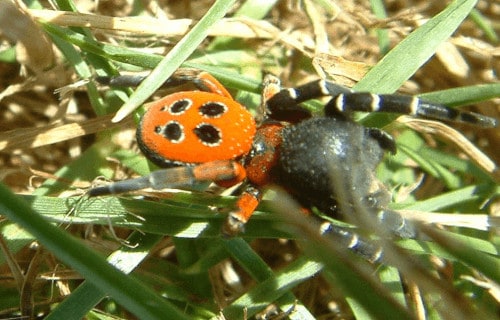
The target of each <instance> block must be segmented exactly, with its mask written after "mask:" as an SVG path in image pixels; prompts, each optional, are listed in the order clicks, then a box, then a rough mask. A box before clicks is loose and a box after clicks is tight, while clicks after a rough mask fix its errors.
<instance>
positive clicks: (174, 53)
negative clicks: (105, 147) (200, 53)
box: [113, 0, 236, 122]
mask: <svg viewBox="0 0 500 320" xmlns="http://www.w3.org/2000/svg"><path fill="white" fill-rule="evenodd" d="M235 2H236V1H235V0H217V1H216V2H215V3H214V5H213V6H212V7H211V8H210V9H209V10H208V12H207V13H206V14H205V16H203V18H202V19H201V20H200V21H199V22H198V23H197V24H196V25H195V26H194V27H193V29H191V31H189V33H188V34H186V36H184V37H183V38H182V40H181V41H179V43H177V45H176V46H175V47H174V48H172V50H171V51H170V52H169V53H168V54H167V55H166V56H165V58H164V59H162V61H161V62H160V63H159V64H158V65H157V66H156V67H155V68H154V69H153V71H152V72H151V74H150V75H149V76H148V77H147V78H146V79H145V80H144V81H143V82H142V83H141V85H140V86H139V87H138V88H137V90H136V91H135V92H134V93H133V94H132V95H131V96H130V99H129V101H127V102H126V103H125V104H124V105H123V106H122V107H121V109H120V110H118V112H117V113H116V115H115V117H114V118H113V121H114V122H118V121H120V120H122V119H123V118H125V117H126V116H127V115H129V114H130V113H131V112H132V111H133V110H135V109H136V108H137V107H138V106H139V105H140V104H141V103H143V102H144V101H146V100H147V99H148V98H149V97H150V96H151V95H152V94H153V93H154V92H155V91H156V90H157V89H158V88H159V87H161V85H162V84H163V82H165V80H167V79H168V78H169V77H170V76H171V75H172V73H174V71H175V70H177V69H178V68H179V67H180V66H181V64H182V63H183V62H184V61H185V60H186V59H187V58H188V57H189V56H190V55H191V53H193V52H194V50H196V48H197V47H198V45H199V44H200V43H201V42H202V41H203V40H204V39H205V38H206V37H207V35H208V29H209V28H210V27H211V26H212V25H213V24H215V23H216V22H217V21H219V20H220V19H222V17H224V15H225V14H226V13H227V12H228V11H229V9H231V7H232V6H233V4H234V3H235Z"/></svg>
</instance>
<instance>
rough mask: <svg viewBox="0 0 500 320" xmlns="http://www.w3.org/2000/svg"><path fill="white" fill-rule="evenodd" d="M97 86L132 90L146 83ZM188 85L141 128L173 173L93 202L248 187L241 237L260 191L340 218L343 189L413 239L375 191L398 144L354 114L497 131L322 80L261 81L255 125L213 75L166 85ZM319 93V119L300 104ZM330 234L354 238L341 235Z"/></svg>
mask: <svg viewBox="0 0 500 320" xmlns="http://www.w3.org/2000/svg"><path fill="white" fill-rule="evenodd" d="M100 81H101V82H106V83H107V84H110V85H115V86H116V85H124V84H125V85H130V84H137V83H138V82H140V81H141V78H135V79H131V78H127V77H125V78H123V77H116V78H111V79H107V80H106V79H100ZM182 82H193V83H194V84H195V86H196V87H197V88H198V89H200V90H201V91H185V92H177V93H174V94H171V95H168V96H166V97H164V98H162V99H160V100H158V101H156V102H154V103H152V104H151V106H150V107H149V109H148V110H147V111H146V113H145V114H144V116H143V117H142V119H141V121H140V124H139V126H138V129H137V141H138V144H139V147H140V149H141V151H142V152H143V153H144V155H145V156H146V157H147V158H148V159H149V160H151V161H152V162H154V163H155V164H157V165H159V166H160V167H167V168H166V169H162V170H157V171H154V172H152V173H151V174H150V175H148V176H144V177H139V178H136V179H129V180H124V181H119V182H115V183H111V184H109V185H106V186H100V187H95V188H93V189H90V190H89V192H88V194H89V196H101V195H106V194H117V193H123V192H128V191H133V190H139V189H143V188H148V187H150V188H153V189H163V188H183V187H189V186H191V185H193V184H195V183H197V182H202V181H211V182H215V183H217V184H219V185H221V186H223V187H229V186H233V185H236V184H238V183H240V182H243V181H245V182H246V187H245V188H244V189H243V192H241V194H240V195H239V198H238V200H237V202H236V205H235V209H234V210H232V211H231V212H230V213H229V214H228V218H227V219H226V222H225V224H224V226H223V233H224V234H226V235H236V234H238V233H239V232H241V231H242V230H243V227H244V225H245V223H246V222H247V221H248V220H249V218H250V217H251V215H252V213H253V212H254V210H255V209H256V208H257V205H258V204H259V202H260V200H261V199H262V189H263V187H265V186H267V185H269V184H277V185H279V186H281V187H283V188H284V189H286V190H287V191H288V192H289V193H290V194H291V195H292V196H293V197H294V198H295V199H296V200H297V201H298V202H299V203H300V204H301V205H302V206H303V207H304V208H305V209H310V208H313V207H316V208H317V209H319V210H320V211H322V212H324V213H327V214H336V213H338V212H337V211H338V209H337V204H338V202H339V201H338V199H337V197H338V196H339V192H337V191H338V190H339V188H342V189H345V190H344V192H343V193H342V194H353V195H356V196H355V197H352V196H351V199H349V200H348V201H347V202H348V203H350V204H349V205H351V204H352V203H355V202H359V203H362V204H363V205H364V206H366V208H367V209H368V211H369V212H373V213H376V214H379V218H380V219H382V220H385V221H387V222H388V224H392V226H389V227H390V228H391V229H393V231H394V232H395V233H396V234H398V235H400V236H403V237H413V236H415V230H414V229H413V227H412V226H411V224H405V223H403V222H401V221H402V220H401V219H400V218H399V219H396V220H394V217H395V215H393V214H392V213H393V212H392V211H390V210H387V209H386V208H385V207H386V205H387V203H388V201H389V198H390V197H389V193H388V192H387V191H386V190H385V189H384V188H375V190H374V185H377V184H378V180H377V179H376V178H375V177H374V174H373V173H374V171H375V168H376V167H377V166H378V165H379V163H380V162H381V160H382V157H383V155H384V153H385V152H386V151H389V152H392V153H394V152H395V150H396V149H395V143H394V141H393V139H392V137H391V136H390V135H389V134H387V133H385V132H384V131H382V130H380V129H377V128H366V127H363V126H361V125H360V124H358V123H356V122H354V121H353V120H351V118H350V117H349V113H350V112H353V111H364V112H375V111H380V112H392V113H401V114H408V115H413V116H418V117H423V118H428V119H436V120H449V121H458V122H464V123H469V124H473V125H478V126H482V127H495V126H496V125H497V122H496V120H495V119H492V118H489V117H486V116H483V115H480V114H476V113H471V112H460V111H457V110H454V109H450V108H448V107H446V106H443V105H438V104H433V103H429V102H425V101H421V100H419V99H418V98H416V97H412V96H402V95H375V94H369V93H358V92H352V91H351V90H350V89H348V88H345V87H342V86H339V85H336V84H334V83H332V82H329V81H325V80H319V81H314V82H311V83H308V84H305V85H303V86H300V87H298V88H295V89H283V90H281V89H280V88H279V82H278V81H277V79H276V78H273V77H272V76H268V77H266V79H265V81H264V92H263V106H264V109H265V116H264V119H263V120H262V121H261V122H260V123H258V124H256V123H255V120H254V118H253V117H252V115H251V114H250V113H249V112H248V111H247V110H246V108H245V107H243V106H242V105H240V104H239V103H238V102H236V101H235V100H233V99H232V97H231V96H230V94H229V93H228V92H227V90H226V89H225V88H224V87H223V86H222V85H221V84H220V83H219V82H218V81H217V80H216V79H215V78H213V77H212V76H211V75H209V74H208V73H206V72H203V71H198V70H193V69H181V70H179V71H178V72H177V73H175V75H174V76H173V77H172V78H171V79H170V80H168V84H180V83H182ZM322 96H331V99H330V101H329V102H328V103H326V105H325V107H324V116H321V117H312V115H311V114H310V113H309V111H307V110H306V109H304V108H303V107H301V106H300V105H299V103H301V102H304V101H307V100H310V99H313V98H318V97H322ZM339 182H340V183H339ZM336 190H337V191H336ZM398 217H399V216H398ZM333 233H336V234H337V235H339V236H341V237H342V238H344V239H347V237H348V235H347V234H346V233H345V232H344V231H343V230H342V229H335V230H333Z"/></svg>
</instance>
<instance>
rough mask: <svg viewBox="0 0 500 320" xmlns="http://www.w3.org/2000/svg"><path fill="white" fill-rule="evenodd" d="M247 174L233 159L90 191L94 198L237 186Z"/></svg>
mask: <svg viewBox="0 0 500 320" xmlns="http://www.w3.org/2000/svg"><path fill="white" fill-rule="evenodd" d="M245 177H246V172H245V169H244V168H243V166H242V165H241V164H240V163H238V162H236V161H231V160H218V161H211V162H207V163H202V164H198V165H195V166H183V167H174V168H168V169H162V170H157V171H154V172H152V173H151V174H149V175H147V176H144V177H139V178H135V179H128V180H123V181H117V182H114V183H111V184H109V185H106V186H99V187H95V188H92V189H90V190H89V191H88V193H87V194H88V195H89V196H90V197H97V196H103V195H108V194H120V193H125V192H131V191H137V190H141V189H145V188H152V189H155V190H160V189H165V188H186V187H190V186H193V185H194V184H195V183H197V182H205V181H214V182H216V183H220V184H223V185H234V184H236V183H239V182H241V181H243V180H244V179H245Z"/></svg>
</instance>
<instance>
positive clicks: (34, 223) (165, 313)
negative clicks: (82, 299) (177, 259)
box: [0, 185, 187, 319]
mask: <svg viewBox="0 0 500 320" xmlns="http://www.w3.org/2000/svg"><path fill="white" fill-rule="evenodd" d="M0 195H1V196H0V211H1V212H2V214H3V215H5V217H7V218H8V219H10V220H11V221H13V222H15V223H17V224H19V225H20V226H22V227H23V228H25V229H26V230H27V231H28V232H30V233H31V234H32V235H33V236H34V237H35V238H36V239H37V240H38V241H40V243H41V244H43V245H44V246H45V247H46V248H47V249H48V250H50V251H51V252H52V253H53V254H54V255H55V256H57V257H58V258H59V259H61V261H63V262H64V263H66V264H68V265H70V266H71V267H72V268H74V269H75V270H77V271H78V272H79V273H80V274H81V275H82V276H83V277H85V279H87V280H89V281H91V282H92V283H93V284H94V285H95V286H97V287H98V288H99V290H101V291H102V292H106V293H108V294H109V295H111V296H112V297H113V298H114V299H116V301H118V302H119V303H121V304H122V306H123V307H125V308H127V309H128V310H130V311H131V312H132V313H134V314H135V315H137V316H138V317H140V318H143V319H165V318H170V319H187V317H186V316H185V315H183V314H182V313H181V312H180V311H179V310H177V308H175V307H174V306H172V305H171V304H169V303H168V302H167V301H166V300H164V299H162V298H161V297H159V296H158V295H157V294H156V293H155V292H153V291H152V290H151V289H150V288H148V287H145V286H144V285H142V284H141V283H140V282H138V281H137V280H135V279H134V278H132V277H129V276H127V275H125V274H124V273H122V272H121V271H118V270H117V269H115V268H114V267H112V266H111V265H109V264H108V263H107V262H106V260H105V259H104V258H103V257H101V256H100V255H98V254H97V253H95V252H94V251H92V250H90V249H89V248H88V247H87V246H84V245H83V244H82V243H81V242H79V241H77V240H76V239H75V238H73V237H71V236H69V235H68V234H67V233H66V232H64V231H63V230H61V229H59V228H57V227H56V226H53V225H52V224H50V223H49V222H48V221H47V220H45V219H44V218H43V217H42V216H41V215H39V214H38V213H37V212H35V211H33V210H32V209H31V207H30V206H29V205H28V204H27V203H26V202H24V201H23V200H21V199H20V198H19V197H17V196H16V195H14V194H13V193H12V192H10V191H9V190H8V189H7V188H6V187H5V186H4V185H0Z"/></svg>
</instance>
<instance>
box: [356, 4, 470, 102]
mask: <svg viewBox="0 0 500 320" xmlns="http://www.w3.org/2000/svg"><path fill="white" fill-rule="evenodd" d="M476 2H477V1H476V0H456V1H454V2H452V3H451V4H450V5H448V7H447V8H446V9H445V10H443V11H442V12H441V13H439V14H438V15H436V16H435V17H433V18H432V19H430V20H429V21H427V23H425V24H424V25H423V26H421V27H420V28H418V29H416V30H415V31H413V32H412V33H411V34H410V35H409V36H408V37H406V38H405V39H404V40H403V41H401V42H400V43H399V44H398V45H397V46H396V47H395V48H394V49H392V50H391V51H390V52H389V53H387V55H385V56H384V57H383V58H382V60H380V62H379V63H377V65H376V66H374V67H373V68H372V69H371V70H370V71H369V72H368V73H367V74H366V76H365V77H363V79H361V80H360V81H359V82H358V83H357V84H356V86H355V87H354V89H355V90H357V91H371V92H376V93H392V92H394V91H396V90H397V89H398V88H399V87H400V86H401V84H403V82H404V81H406V80H408V79H409V78H410V77H411V76H412V75H413V74H414V73H415V72H416V71H417V70H418V68H420V66H422V65H423V64H424V63H425V62H427V60H429V58H430V57H431V56H432V55H433V54H434V53H435V52H436V50H437V48H438V47H439V45H440V44H441V43H442V42H444V41H446V39H448V38H449V37H450V36H451V34H452V33H453V32H454V31H455V30H456V29H457V28H458V26H459V25H460V24H461V23H462V21H463V20H464V19H465V18H466V17H467V15H468V14H469V13H470V11H471V10H472V8H473V7H474V5H475V4H476Z"/></svg>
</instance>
